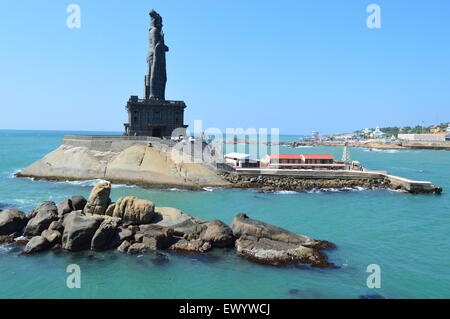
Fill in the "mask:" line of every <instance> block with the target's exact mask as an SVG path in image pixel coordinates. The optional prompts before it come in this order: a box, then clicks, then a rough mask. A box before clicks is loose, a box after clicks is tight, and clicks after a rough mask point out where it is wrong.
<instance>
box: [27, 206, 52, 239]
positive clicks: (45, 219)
mask: <svg viewBox="0 0 450 319" xmlns="http://www.w3.org/2000/svg"><path fill="white" fill-rule="evenodd" d="M28 218H29V220H28V223H27V226H26V227H25V234H26V235H33V236H37V235H40V234H41V233H42V232H43V231H44V230H46V229H47V228H48V227H49V226H50V224H51V223H52V222H53V221H55V220H58V208H57V207H56V204H55V203H54V202H52V201H46V202H43V203H42V204H40V205H39V206H38V207H36V208H35V209H34V210H33V211H32V212H31V213H30V215H29V216H28Z"/></svg>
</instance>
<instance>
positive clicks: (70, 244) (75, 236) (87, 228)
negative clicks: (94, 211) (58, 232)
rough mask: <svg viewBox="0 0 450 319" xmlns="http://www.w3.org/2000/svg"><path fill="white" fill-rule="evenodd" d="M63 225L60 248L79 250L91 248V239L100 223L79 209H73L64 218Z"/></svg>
mask: <svg viewBox="0 0 450 319" xmlns="http://www.w3.org/2000/svg"><path fill="white" fill-rule="evenodd" d="M63 225H64V233H63V236H62V248H64V249H66V250H71V251H79V250H86V249H90V248H91V241H92V238H93V237H94V234H95V232H96V231H97V228H98V227H99V225H100V220H99V219H98V218H95V217H92V216H86V215H84V214H83V213H82V212H81V211H74V212H72V213H70V214H69V215H68V216H67V217H66V218H65V219H64V223H63Z"/></svg>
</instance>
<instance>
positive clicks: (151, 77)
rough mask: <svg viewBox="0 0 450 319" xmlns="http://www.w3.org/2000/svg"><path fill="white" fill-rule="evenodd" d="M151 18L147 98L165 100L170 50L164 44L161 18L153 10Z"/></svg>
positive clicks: (146, 85) (146, 79)
mask: <svg viewBox="0 0 450 319" xmlns="http://www.w3.org/2000/svg"><path fill="white" fill-rule="evenodd" d="M150 17H151V28H150V32H149V37H150V39H149V42H150V43H149V44H150V46H149V50H148V56H147V63H148V74H147V75H146V76H145V98H146V99H157V100H165V90H166V81H167V74H166V52H167V51H169V48H168V47H167V46H166V45H165V44H164V32H163V31H162V26H163V24H162V18H161V16H160V15H159V14H158V13H157V12H156V11H154V10H152V11H150Z"/></svg>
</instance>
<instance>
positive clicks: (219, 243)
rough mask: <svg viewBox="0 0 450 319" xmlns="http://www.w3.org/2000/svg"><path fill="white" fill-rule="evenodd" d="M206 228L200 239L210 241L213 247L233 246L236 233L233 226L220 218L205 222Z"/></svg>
mask: <svg viewBox="0 0 450 319" xmlns="http://www.w3.org/2000/svg"><path fill="white" fill-rule="evenodd" d="M205 226H206V229H205V231H204V232H202V233H201V234H200V239H202V240H204V241H206V242H209V243H210V244H211V246H212V247H219V248H225V247H233V246H234V241H235V238H234V235H233V231H232V230H231V228H230V227H229V226H228V225H227V224H225V223H224V222H222V221H220V220H213V221H210V222H208V223H206V224H205Z"/></svg>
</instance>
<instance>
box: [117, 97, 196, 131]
mask: <svg viewBox="0 0 450 319" xmlns="http://www.w3.org/2000/svg"><path fill="white" fill-rule="evenodd" d="M126 108H127V111H128V123H125V124H124V126H125V135H127V136H154V137H161V138H162V137H169V136H180V135H185V134H186V128H187V127H188V126H187V125H184V124H183V123H184V109H185V108H186V104H185V103H184V102H183V101H169V100H156V99H139V98H138V97H137V96H131V97H130V99H129V100H128V102H127V105H126Z"/></svg>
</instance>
